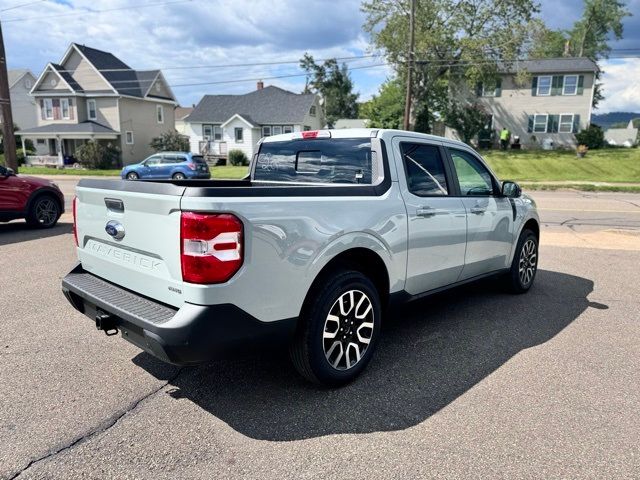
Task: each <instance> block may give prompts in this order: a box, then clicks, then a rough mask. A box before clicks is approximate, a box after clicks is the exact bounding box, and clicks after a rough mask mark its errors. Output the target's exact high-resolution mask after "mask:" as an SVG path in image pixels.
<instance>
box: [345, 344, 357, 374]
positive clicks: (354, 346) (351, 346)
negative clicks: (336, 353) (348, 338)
mask: <svg viewBox="0 0 640 480" xmlns="http://www.w3.org/2000/svg"><path fill="white" fill-rule="evenodd" d="M351 351H353V352H355V354H356V361H355V362H352V361H351V355H349V352H351ZM345 357H346V359H347V368H351V367H352V366H354V365H355V364H356V363H358V362H359V361H360V347H359V346H358V345H357V344H356V343H353V342H351V343H349V345H347V350H346V354H345Z"/></svg>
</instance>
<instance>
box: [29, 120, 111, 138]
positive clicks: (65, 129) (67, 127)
mask: <svg viewBox="0 0 640 480" xmlns="http://www.w3.org/2000/svg"><path fill="white" fill-rule="evenodd" d="M16 133H17V134H19V135H27V134H37V133H40V134H44V133H60V134H65V133H66V134H76V135H77V134H93V135H96V134H97V135H100V134H114V135H119V134H120V132H117V131H115V130H113V129H111V128H109V127H105V126H104V125H101V124H99V123H96V122H92V121H88V122H81V123H53V124H50V125H42V126H40V127H33V128H25V129H24V130H20V131H19V132H16Z"/></svg>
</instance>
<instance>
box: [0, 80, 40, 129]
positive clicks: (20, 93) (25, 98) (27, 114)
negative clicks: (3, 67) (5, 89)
mask: <svg viewBox="0 0 640 480" xmlns="http://www.w3.org/2000/svg"><path fill="white" fill-rule="evenodd" d="M7 74H8V79H9V97H10V98H11V116H12V117H13V123H14V124H15V125H17V126H18V128H19V129H20V128H32V127H35V126H36V111H35V108H34V107H35V101H34V100H33V97H31V95H29V92H30V91H31V88H32V87H33V85H34V84H35V83H36V77H35V75H34V74H33V73H31V72H30V71H29V70H27V69H25V68H20V69H15V70H9V71H8V72H7ZM3 122H4V119H3V118H2V112H1V111H0V125H2V123H3Z"/></svg>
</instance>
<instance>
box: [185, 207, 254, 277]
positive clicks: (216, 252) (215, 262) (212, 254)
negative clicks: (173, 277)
mask: <svg viewBox="0 0 640 480" xmlns="http://www.w3.org/2000/svg"><path fill="white" fill-rule="evenodd" d="M180 250H181V251H180V257H181V263H182V279H183V280H184V281H185V282H189V283H204V284H207V283H221V282H226V281H227V280H229V279H230V278H231V277H233V276H234V275H235V273H236V272H237V271H238V270H239V269H240V267H241V266H242V256H243V252H242V222H241V221H240V220H239V219H238V218H237V217H236V216H234V215H230V214H226V213H220V214H207V213H195V212H182V216H181V219H180Z"/></svg>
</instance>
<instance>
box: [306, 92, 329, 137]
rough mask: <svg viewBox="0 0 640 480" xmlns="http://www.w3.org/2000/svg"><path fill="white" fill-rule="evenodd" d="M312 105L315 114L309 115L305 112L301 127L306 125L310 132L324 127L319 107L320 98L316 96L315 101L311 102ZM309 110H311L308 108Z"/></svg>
mask: <svg viewBox="0 0 640 480" xmlns="http://www.w3.org/2000/svg"><path fill="white" fill-rule="evenodd" d="M313 105H315V107H316V114H315V116H314V115H311V114H310V113H309V112H307V113H306V114H305V116H304V120H303V122H302V125H303V127H304V126H305V125H306V126H308V127H310V128H311V130H320V129H322V128H324V127H325V125H326V123H325V121H324V115H323V113H322V112H323V110H322V107H321V105H320V98H319V97H317V96H316V99H315V100H314V101H313ZM309 110H311V108H309Z"/></svg>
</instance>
